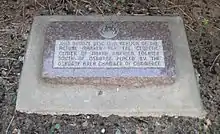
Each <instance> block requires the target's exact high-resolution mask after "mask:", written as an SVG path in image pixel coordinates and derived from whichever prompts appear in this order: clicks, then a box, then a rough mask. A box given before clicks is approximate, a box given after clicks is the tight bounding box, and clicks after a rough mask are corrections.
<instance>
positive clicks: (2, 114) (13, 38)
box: [0, 0, 220, 134]
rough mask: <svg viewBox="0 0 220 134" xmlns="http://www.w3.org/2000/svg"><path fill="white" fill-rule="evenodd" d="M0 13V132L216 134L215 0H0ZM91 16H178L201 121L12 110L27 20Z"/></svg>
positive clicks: (219, 35) (219, 48)
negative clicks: (193, 73) (187, 47)
mask: <svg viewBox="0 0 220 134" xmlns="http://www.w3.org/2000/svg"><path fill="white" fill-rule="evenodd" d="M0 10H1V11H0V132H2V133H9V134H11V133H13V134H24V133H27V134H29V133H33V134H47V133H49V134H54V133H62V134H64V133H65V134H66V133H77V134H78V133H79V134H82V133H88V134H93V133H96V134H98V133H103V132H104V133H109V134H123V133H127V134H145V133H146V134H148V133H150V134H151V133H155V134H157V133H161V134H164V133H165V134H175V133H179V134H182V133H190V134H200V133H208V134H209V133H211V134H220V75H219V74H220V65H219V62H220V0H88V1H87V0H0ZM93 14H103V15H113V14H117V15H150V16H152V15H157V16H160V15H167V16H175V15H180V16H182V17H183V19H184V22H185V28H186V32H187V37H188V42H189V45H190V51H191V55H192V58H193V64H194V67H195V69H196V70H197V72H198V74H199V83H200V88H201V97H202V102H203V104H204V107H205V110H206V111H207V116H206V118H205V119H197V118H189V117H168V116H163V117H161V118H154V117H141V118H136V117H129V118H127V117H120V116H116V115H112V116H109V117H101V116H99V115H77V116H69V115H62V116H51V115H38V114H26V113H20V112H16V111H15V104H16V91H17V89H18V82H19V77H20V74H21V69H22V65H23V60H24V54H25V51H26V44H27V39H28V35H29V33H30V27H31V24H32V21H33V17H34V16H36V15H93Z"/></svg>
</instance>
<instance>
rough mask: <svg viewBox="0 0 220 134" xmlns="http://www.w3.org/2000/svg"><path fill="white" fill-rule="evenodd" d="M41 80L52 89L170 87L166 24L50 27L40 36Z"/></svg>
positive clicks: (171, 64) (171, 60) (108, 22)
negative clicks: (54, 85)
mask: <svg viewBox="0 0 220 134" xmlns="http://www.w3.org/2000/svg"><path fill="white" fill-rule="evenodd" d="M42 75H43V78H44V79H45V80H47V81H48V82H54V83H74V84H92V85H97V84H105V85H117V86H137V87H142V86H148V85H152V84H153V85H161V84H172V83H174V82H175V76H176V73H175V60H174V51H173V44H172V41H171V33H170V30H169V25H168V23H167V22H156V21H154V22H153V21H152V22H151V21H111V20H104V21H69V22H67V21H66V22H65V21H64V22H62V21H58V22H52V23H50V24H49V25H48V27H47V29H46V32H45V44H44V59H43V72H42Z"/></svg>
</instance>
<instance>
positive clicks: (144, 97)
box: [16, 16, 204, 117]
mask: <svg viewBox="0 0 220 134" xmlns="http://www.w3.org/2000/svg"><path fill="white" fill-rule="evenodd" d="M16 110H18V111H22V112H28V113H40V114H100V115H102V116H108V115H111V114H117V115H121V116H150V115H151V116H161V115H164V114H166V115H171V116H193V117H204V111H203V107H202V104H201V99H200V95H199V89H198V86H197V80H196V78H195V74H194V68H193V65H192V60H191V56H190V51H189V47H188V43H187V39H186V34H185V30H184V25H183V21H182V19H181V18H180V17H144V16H104V17H103V16H39V17H36V18H35V19H34V23H33V26H32V31H31V35H30V38H29V42H28V48H27V53H26V57H25V62H24V66H23V70H22V75H21V79H20V83H19V89H18V96H17V104H16Z"/></svg>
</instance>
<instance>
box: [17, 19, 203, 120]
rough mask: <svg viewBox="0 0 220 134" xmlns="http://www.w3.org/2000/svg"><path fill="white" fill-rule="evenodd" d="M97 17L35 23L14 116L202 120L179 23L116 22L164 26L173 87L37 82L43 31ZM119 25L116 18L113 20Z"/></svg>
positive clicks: (193, 76) (190, 64)
mask: <svg viewBox="0 0 220 134" xmlns="http://www.w3.org/2000/svg"><path fill="white" fill-rule="evenodd" d="M85 18H86V19H91V20H94V19H103V18H102V17H98V16H96V17H94V16H92V17H72V16H69V17H62V16H48V17H36V18H35V21H34V23H33V28H32V33H31V37H30V40H29V44H28V49H27V53H26V59H25V62H24V66H23V71H22V75H21V80H20V85H19V90H18V97H17V104H16V110H18V111H22V112H28V113H41V114H100V115H102V116H108V115H111V114H117V115H121V116H149V115H152V116H161V115H171V116H173V115H178V116H192V117H204V111H203V108H202V105H201V100H200V95H199V90H198V86H197V81H196V78H195V75H194V69H193V66H192V61H191V56H190V54H189V53H190V52H189V48H188V44H187V40H186V35H185V31H184V27H183V22H182V19H181V18H179V17H122V18H126V19H128V20H134V19H135V20H136V19H140V20H141V19H142V20H151V21H167V22H168V23H169V26H170V30H171V37H172V40H173V43H174V45H175V46H174V50H175V51H176V68H177V79H176V82H175V83H174V84H172V85H169V86H151V87H145V88H136V89H135V90H133V89H134V88H132V87H129V88H126V87H119V88H115V87H105V86H99V87H97V86H89V85H65V84H63V85H62V84H60V85H54V84H50V83H46V82H45V81H43V80H42V79H41V67H42V59H43V56H42V52H43V44H44V43H43V42H44V40H43V39H44V35H43V32H44V29H45V28H46V27H47V25H48V24H49V23H50V22H52V21H61V20H62V21H63V20H64V21H72V20H76V19H78V20H85ZM113 18H114V19H119V18H121V17H113Z"/></svg>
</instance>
